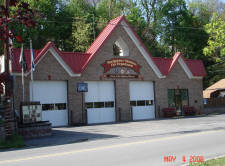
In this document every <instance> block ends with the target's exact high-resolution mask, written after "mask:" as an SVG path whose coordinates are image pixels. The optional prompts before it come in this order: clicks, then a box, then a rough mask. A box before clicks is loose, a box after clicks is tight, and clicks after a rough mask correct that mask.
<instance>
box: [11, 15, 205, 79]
mask: <svg viewBox="0 0 225 166" xmlns="http://www.w3.org/2000/svg"><path fill="white" fill-rule="evenodd" d="M121 21H125V22H126V24H127V25H128V27H129V28H130V29H131V31H132V32H133V33H134V35H135V36H136V37H137V39H138V40H139V42H140V44H141V46H142V47H143V48H144V49H145V51H146V52H147V54H148V55H149V57H150V58H151V59H152V61H153V62H154V63H155V64H156V66H157V67H158V69H159V70H160V72H161V73H162V75H168V74H169V73H170V71H171V70H172V69H173V67H174V65H175V64H176V63H177V61H178V59H179V57H181V58H182V59H183V60H184V62H185V63H186V65H187V66H188V68H189V69H190V71H191V72H192V74H193V76H205V75H206V72H205V68H204V65H203V63H202V61H201V60H190V59H184V58H183V57H182V55H181V53H180V52H177V53H176V54H175V55H174V56H173V58H159V57H152V56H151V55H150V53H149V51H148V50H147V49H146V47H145V45H144V44H143V42H142V41H141V39H140V38H139V36H138V35H137V34H136V32H135V31H134V29H133V28H132V27H131V26H130V24H129V23H128V21H127V20H126V18H125V16H120V17H117V18H115V19H113V20H111V21H110V22H109V23H108V25H107V26H106V27H105V28H104V29H103V31H102V32H101V33H100V34H99V36H98V37H97V39H96V40H95V41H94V42H93V43H92V45H91V46H90V47H89V48H88V50H87V51H86V53H77V52H62V51H60V50H58V49H57V48H56V47H55V45H54V44H53V43H52V42H48V43H47V44H46V45H45V46H44V47H43V49H41V50H34V57H35V63H37V62H38V61H39V60H40V58H41V57H42V56H43V55H45V53H46V51H48V50H49V49H50V48H53V49H54V50H55V51H56V52H57V53H58V55H59V56H60V57H61V58H62V60H63V61H64V62H65V63H66V64H67V65H68V66H69V68H70V69H71V70H72V71H73V72H74V73H75V74H80V73H82V72H83V71H84V70H85V68H86V66H87V65H88V63H89V62H90V61H91V59H92V58H93V57H94V56H95V55H96V53H97V52H98V51H99V49H100V48H101V47H102V46H103V44H104V42H106V40H107V39H108V38H109V37H110V35H111V34H112V32H113V31H114V30H115V29H116V27H117V26H118V25H119V24H120V23H121ZM13 51H14V61H13V63H12V64H13V65H12V66H13V67H12V68H13V72H21V67H20V65H19V56H20V49H14V50H13ZM24 56H25V59H26V62H27V64H28V70H30V51H29V50H26V49H24Z"/></svg>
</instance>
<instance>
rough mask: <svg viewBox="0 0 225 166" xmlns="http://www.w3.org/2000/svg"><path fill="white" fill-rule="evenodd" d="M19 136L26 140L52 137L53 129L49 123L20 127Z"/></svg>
mask: <svg viewBox="0 0 225 166" xmlns="http://www.w3.org/2000/svg"><path fill="white" fill-rule="evenodd" d="M18 133H19V135H21V136H23V137H24V138H36V137H45V136H51V135H52V127H51V123H49V122H39V123H32V124H26V125H25V124H24V125H20V126H19V128H18Z"/></svg>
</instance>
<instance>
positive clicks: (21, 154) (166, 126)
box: [0, 115, 225, 166]
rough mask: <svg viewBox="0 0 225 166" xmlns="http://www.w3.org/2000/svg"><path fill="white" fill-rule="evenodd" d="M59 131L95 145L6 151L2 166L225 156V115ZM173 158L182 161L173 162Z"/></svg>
mask: <svg viewBox="0 0 225 166" xmlns="http://www.w3.org/2000/svg"><path fill="white" fill-rule="evenodd" d="M55 130H56V131H58V132H59V133H60V132H62V131H64V132H65V133H66V132H69V133H70V134H69V135H65V136H64V138H65V139H68V138H66V137H69V139H68V140H70V141H71V140H72V138H71V137H72V134H71V133H73V132H74V133H76V132H78V133H80V134H81V135H82V137H80V138H86V137H89V138H88V139H89V141H86V142H79V143H70V144H61V145H55V146H42V147H38V148H29V149H23V150H17V151H8V152H0V166H2V165H4V166H30V165H32V166H40V165H54V166H62V165H65V166H67V165H79V166H83V165H84V166H89V165H90V166H95V165H96V166H104V165H107V166H114V165H118V166H126V165H127V166H128V165H129V166H130V165H131V166H133V165H138V166H142V165H143V166H145V165H148V166H149V165H151V166H154V165H156V166H160V165H182V164H184V163H188V162H189V159H190V156H200V157H204V159H209V158H213V157H217V156H221V155H225V141H224V140H225V115H215V116H208V117H198V118H186V119H170V120H159V121H144V122H131V123H123V124H112V125H98V126H85V127H79V128H58V129H55ZM56 133H57V132H56ZM98 135H100V136H98ZM91 136H94V137H93V139H92V137H91ZM62 137H63V136H62ZM60 139H61V138H60ZM60 139H59V140H60ZM53 140H54V141H56V138H54V139H53ZM53 140H52V141H53ZM59 140H58V142H57V144H58V143H59V142H60V141H59ZM74 140H75V139H74ZM33 141H35V140H33ZM43 141H45V143H47V142H49V141H51V139H45V140H44V139H43ZM31 142H32V141H30V142H29V143H30V144H31ZM62 142H63V141H62ZM64 143H65V142H64ZM39 144H40V143H39ZM49 144H51V143H50V142H49ZM33 145H34V144H33ZM43 145H44V144H43ZM169 156H173V159H175V157H176V159H175V160H174V161H172V162H168V160H165V159H169V158H166V157H169ZM183 157H185V159H186V160H187V161H186V162H183V161H182V159H183ZM192 159H193V158H192Z"/></svg>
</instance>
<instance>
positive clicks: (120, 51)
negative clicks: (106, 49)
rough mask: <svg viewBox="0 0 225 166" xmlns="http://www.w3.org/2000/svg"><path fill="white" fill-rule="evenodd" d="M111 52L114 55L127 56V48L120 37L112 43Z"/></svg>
mask: <svg viewBox="0 0 225 166" xmlns="http://www.w3.org/2000/svg"><path fill="white" fill-rule="evenodd" d="M113 54H114V55H115V56H129V48H128V46H127V44H126V43H125V42H124V41H123V39H122V38H121V37H120V38H119V39H118V40H117V41H116V42H115V43H114V44H113Z"/></svg>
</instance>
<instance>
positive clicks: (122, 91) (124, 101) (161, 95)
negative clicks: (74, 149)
mask: <svg viewBox="0 0 225 166" xmlns="http://www.w3.org/2000/svg"><path fill="white" fill-rule="evenodd" d="M119 37H121V38H122V39H123V40H124V41H126V44H127V45H128V47H129V56H127V57H123V58H128V59H131V60H134V61H135V62H137V63H138V64H139V65H141V69H140V74H141V76H142V77H143V79H109V78H103V73H104V68H103V67H102V65H101V64H103V63H105V61H106V60H109V59H112V58H115V56H114V55H113V49H112V48H113V47H112V46H113V44H114V43H115V41H116V40H117V39H118V38H119ZM29 80H30V75H28V76H27V77H25V100H29ZM34 80H54V81H56V80H60V81H67V85H68V111H69V125H75V124H79V123H85V122H86V118H85V117H86V113H85V112H82V94H81V93H78V92H77V91H76V85H77V83H78V82H85V81H101V80H113V81H114V85H115V101H116V120H117V121H130V120H132V116H131V111H130V110H131V107H130V96H129V82H130V81H132V80H135V81H136V80H139V81H153V82H154V90H155V111H156V113H155V115H156V117H161V116H162V113H161V109H162V108H164V107H168V89H175V88H177V87H179V88H184V89H188V93H189V105H190V106H194V107H195V108H196V109H197V110H200V109H202V104H203V103H202V79H189V78H188V76H187V74H186V73H185V72H184V70H183V68H182V67H181V65H180V64H179V63H177V64H176V65H175V66H174V68H173V69H172V71H171V73H170V74H169V75H168V76H167V77H166V78H158V77H157V75H156V74H155V72H154V71H153V70H152V68H151V67H150V66H149V64H148V63H147V61H146V59H145V58H144V57H143V55H142V54H141V52H140V51H139V50H138V48H137V47H136V45H135V44H134V42H133V41H132V39H131V38H130V37H129V35H128V34H127V33H126V31H125V30H124V29H123V27H122V26H118V27H117V29H116V30H115V31H113V33H112V34H111V36H110V38H108V40H106V42H105V43H104V44H103V46H102V47H101V48H100V50H99V51H98V53H97V54H96V55H95V57H94V58H93V59H92V60H91V61H90V63H89V64H88V66H87V67H86V69H85V70H84V71H83V73H82V74H81V76H80V77H70V76H69V75H68V73H67V72H66V71H65V70H64V69H63V67H62V66H61V65H60V64H59V62H58V61H57V60H56V59H55V58H54V57H53V55H51V53H50V52H48V53H47V54H46V55H45V56H44V58H43V59H42V60H41V61H40V62H39V63H38V64H37V65H36V69H35V72H34ZM16 83H17V87H16V89H17V93H16V95H15V107H16V109H19V104H20V101H21V100H22V86H21V77H20V76H17V77H16Z"/></svg>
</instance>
